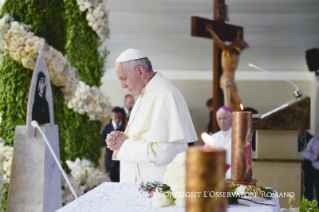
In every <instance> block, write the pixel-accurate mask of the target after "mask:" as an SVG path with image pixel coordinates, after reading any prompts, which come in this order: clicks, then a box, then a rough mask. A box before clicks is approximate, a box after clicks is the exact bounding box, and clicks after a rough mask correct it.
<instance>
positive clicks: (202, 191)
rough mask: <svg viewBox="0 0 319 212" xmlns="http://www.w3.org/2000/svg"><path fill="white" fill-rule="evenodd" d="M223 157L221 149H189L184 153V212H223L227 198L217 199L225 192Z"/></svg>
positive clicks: (224, 154)
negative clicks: (186, 195) (185, 195)
mask: <svg viewBox="0 0 319 212" xmlns="http://www.w3.org/2000/svg"><path fill="white" fill-rule="evenodd" d="M225 156H226V151H225V150H222V149H212V148H202V147H191V148H188V150H187V152H186V194H188V197H186V211H187V212H198V211H201V212H211V211H217V212H223V211H226V208H227V198H226V197H217V192H224V191H226V184H225Z"/></svg>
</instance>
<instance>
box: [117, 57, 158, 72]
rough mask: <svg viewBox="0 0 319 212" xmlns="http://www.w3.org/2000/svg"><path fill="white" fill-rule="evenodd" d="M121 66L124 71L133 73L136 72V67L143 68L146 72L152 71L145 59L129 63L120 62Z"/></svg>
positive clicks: (150, 65)
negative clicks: (128, 70)
mask: <svg viewBox="0 0 319 212" xmlns="http://www.w3.org/2000/svg"><path fill="white" fill-rule="evenodd" d="M122 66H123V67H124V68H125V69H130V70H132V71H133V72H135V71H136V68H137V67H138V66H143V67H144V68H145V69H146V71H147V72H151V71H152V70H153V68H152V63H151V61H150V60H149V59H148V58H147V57H144V58H141V59H137V60H130V61H126V62H122Z"/></svg>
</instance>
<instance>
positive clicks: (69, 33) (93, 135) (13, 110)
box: [0, 0, 107, 168]
mask: <svg viewBox="0 0 319 212" xmlns="http://www.w3.org/2000/svg"><path fill="white" fill-rule="evenodd" d="M2 13H3V14H4V13H8V14H10V15H11V16H13V17H14V18H15V20H16V21H19V22H22V23H26V24H30V25H31V26H32V31H33V32H34V33H35V35H37V36H39V37H43V38H44V39H45V40H46V41H47V43H48V44H49V45H51V46H53V47H54V48H55V49H57V50H59V51H61V52H62V53H63V54H64V55H67V57H68V59H69V61H70V63H71V65H72V66H73V67H76V68H77V69H78V73H79V76H80V79H81V80H82V81H84V82H86V83H87V84H88V85H90V86H93V85H95V86H99V85H100V80H101V77H102V74H103V72H102V68H103V63H104V59H105V58H106V56H107V52H106V51H105V52H103V53H102V56H100V53H99V51H98V49H97V42H98V38H97V35H96V34H95V32H93V30H92V29H91V28H90V27H89V26H88V25H87V21H86V19H85V16H86V13H85V12H84V13H81V12H80V10H79V7H78V6H77V4H76V1H75V0H68V1H63V0H50V1H45V0H23V1H21V0H6V2H5V4H4V6H3V10H2ZM32 73H33V71H31V70H29V69H26V68H24V67H22V65H21V64H19V63H18V62H16V61H13V60H12V59H11V58H10V57H8V56H6V57H2V58H1V60H0V115H1V116H2V123H1V125H0V137H3V138H4V139H5V140H6V141H7V142H8V144H10V145H13V141H14V130H15V126H16V125H25V124H26V110H27V101H28V93H29V87H30V85H29V84H30V82H31V78H32ZM52 92H53V99H54V119H55V124H57V125H59V134H60V135H59V137H60V157H61V161H63V162H64V161H65V160H67V159H70V160H75V159H76V158H77V157H79V158H87V159H89V160H90V161H92V162H93V163H95V164H96V165H97V163H98V159H99V157H100V130H101V123H100V122H97V121H90V120H89V118H88V117H87V116H86V115H79V114H77V113H75V112H73V111H72V110H70V109H68V108H67V106H66V105H65V103H64V96H63V94H62V92H61V91H60V88H58V87H56V86H54V85H52ZM64 168H66V166H65V164H64Z"/></svg>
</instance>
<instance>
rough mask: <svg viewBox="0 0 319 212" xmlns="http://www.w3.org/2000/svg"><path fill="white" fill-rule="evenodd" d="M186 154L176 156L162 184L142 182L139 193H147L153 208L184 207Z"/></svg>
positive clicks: (168, 167)
mask: <svg viewBox="0 0 319 212" xmlns="http://www.w3.org/2000/svg"><path fill="white" fill-rule="evenodd" d="M185 186H186V152H182V153H180V154H177V155H176V157H175V158H174V160H173V161H172V162H171V163H170V164H169V165H168V166H167V171H166V172H165V174H164V180H163V183H159V182H153V183H151V182H142V183H141V185H140V189H139V190H141V191H146V192H148V193H149V197H150V198H152V205H153V206H154V207H158V208H159V207H166V206H170V205H175V206H177V207H184V206H185Z"/></svg>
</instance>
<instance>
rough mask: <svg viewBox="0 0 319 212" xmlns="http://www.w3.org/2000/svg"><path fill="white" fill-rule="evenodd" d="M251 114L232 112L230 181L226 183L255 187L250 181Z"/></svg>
mask: <svg viewBox="0 0 319 212" xmlns="http://www.w3.org/2000/svg"><path fill="white" fill-rule="evenodd" d="M251 115H252V113H251V112H245V111H237V112H233V118H232V119H233V121H232V128H233V129H232V130H233V131H232V149H231V151H232V156H231V180H229V179H228V180H227V182H228V183H237V184H245V185H256V182H257V180H254V179H252V158H251V154H252V117H251Z"/></svg>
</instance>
